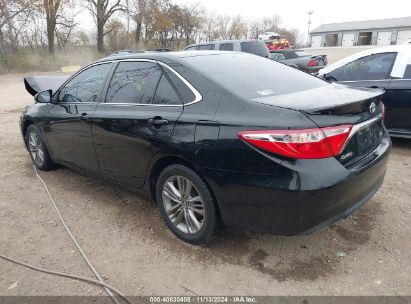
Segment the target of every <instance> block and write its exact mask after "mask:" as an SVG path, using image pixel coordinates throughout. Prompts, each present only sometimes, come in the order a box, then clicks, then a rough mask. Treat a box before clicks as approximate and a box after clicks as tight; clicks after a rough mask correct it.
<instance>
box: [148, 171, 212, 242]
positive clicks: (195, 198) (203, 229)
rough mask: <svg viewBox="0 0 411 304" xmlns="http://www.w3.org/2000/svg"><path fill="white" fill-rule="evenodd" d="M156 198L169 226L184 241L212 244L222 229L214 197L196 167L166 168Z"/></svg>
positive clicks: (159, 179)
mask: <svg viewBox="0 0 411 304" xmlns="http://www.w3.org/2000/svg"><path fill="white" fill-rule="evenodd" d="M156 198H157V203H158V206H159V208H160V212H161V215H162V216H163V218H164V220H165V222H166V224H167V226H168V227H169V228H170V230H171V231H172V232H173V233H174V234H175V235H176V236H177V237H179V238H180V239H182V240H183V241H185V242H187V243H190V244H194V245H200V244H205V243H208V242H209V241H210V240H212V239H213V237H214V236H215V235H216V233H217V230H218V228H219V223H220V219H219V215H218V210H217V207H216V204H215V202H214V199H213V196H212V195H211V192H210V190H209V189H208V187H207V185H206V184H205V183H204V181H203V180H202V179H201V178H200V176H198V174H197V173H195V172H194V171H193V170H191V169H189V168H187V167H185V166H182V165H171V166H169V167H166V168H165V169H164V170H163V171H162V172H161V173H160V176H159V178H158V180H157V187H156Z"/></svg>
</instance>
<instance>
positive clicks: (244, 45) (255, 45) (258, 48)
mask: <svg viewBox="0 0 411 304" xmlns="http://www.w3.org/2000/svg"><path fill="white" fill-rule="evenodd" d="M241 52H245V53H251V54H254V55H258V56H262V57H268V48H267V46H266V45H265V43H264V42H261V41H247V42H241Z"/></svg>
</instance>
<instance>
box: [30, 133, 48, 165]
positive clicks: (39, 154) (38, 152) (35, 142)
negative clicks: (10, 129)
mask: <svg viewBox="0 0 411 304" xmlns="http://www.w3.org/2000/svg"><path fill="white" fill-rule="evenodd" d="M28 138H29V140H28V146H29V150H30V154H31V157H32V158H33V161H34V162H35V163H36V165H38V166H42V165H43V162H44V151H43V149H42V147H41V141H40V137H39V136H38V135H37V133H36V132H35V131H31V132H30V134H29V136H28Z"/></svg>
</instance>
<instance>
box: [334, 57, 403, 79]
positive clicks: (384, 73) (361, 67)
mask: <svg viewBox="0 0 411 304" xmlns="http://www.w3.org/2000/svg"><path fill="white" fill-rule="evenodd" d="M396 55H397V53H382V54H373V55H369V56H366V57H362V58H359V59H357V60H355V61H353V62H350V63H348V64H346V65H344V66H342V67H340V68H338V69H336V70H335V71H332V72H330V73H328V74H327V75H326V77H332V78H334V79H335V80H336V81H355V80H380V79H387V78H389V73H390V71H391V68H392V65H393V63H394V60H395V57H396Z"/></svg>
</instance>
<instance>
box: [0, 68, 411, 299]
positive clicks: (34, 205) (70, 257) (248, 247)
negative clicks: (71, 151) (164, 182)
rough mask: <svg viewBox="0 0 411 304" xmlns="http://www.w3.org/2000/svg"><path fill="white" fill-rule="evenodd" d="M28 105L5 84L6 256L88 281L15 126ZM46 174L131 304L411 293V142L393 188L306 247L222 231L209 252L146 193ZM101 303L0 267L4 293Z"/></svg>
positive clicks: (1, 192) (0, 141)
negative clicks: (189, 298) (134, 302)
mask: <svg viewBox="0 0 411 304" xmlns="http://www.w3.org/2000/svg"><path fill="white" fill-rule="evenodd" d="M32 102H33V101H32V97H31V96H30V95H28V94H27V93H26V92H25V90H24V86H23V82H22V75H9V76H3V77H0V125H1V129H2V132H1V133H0V147H1V153H0V253H2V254H5V255H8V256H12V257H15V258H18V259H20V260H23V261H26V262H28V263H32V264H35V265H38V266H41V267H45V268H49V269H54V270H60V271H65V272H70V273H75V274H79V275H83V276H88V277H90V278H92V277H93V276H92V273H91V272H90V270H89V269H88V268H87V266H86V264H85V263H84V261H83V260H82V258H81V256H80V254H79V253H78V252H77V251H76V250H75V247H74V245H73V244H72V243H71V241H70V239H69V238H68V236H67V234H66V232H65V230H64V229H63V227H62V225H61V223H60V222H59V221H58V218H57V216H56V214H55V212H54V210H53V209H52V207H51V205H50V203H49V201H48V199H47V195H46V193H45V191H44V189H43V188H42V185H41V183H40V182H39V180H38V179H37V178H36V176H35V174H34V171H33V165H32V163H31V160H30V158H29V155H28V153H27V152H26V151H25V149H24V146H23V142H22V139H21V136H20V132H19V127H18V117H19V114H20V111H21V110H22V108H23V107H24V106H26V105H29V104H31V103H32ZM41 176H42V177H43V178H44V180H45V181H46V183H47V184H48V185H49V188H50V190H51V192H52V195H53V196H54V199H55V201H56V203H57V204H58V206H59V207H60V208H61V212H62V214H63V216H64V217H65V219H66V222H67V223H68V225H69V226H70V228H71V229H72V232H73V233H74V235H75V236H76V238H77V239H78V241H79V242H80V244H81V245H82V247H83V249H84V250H85V252H86V253H87V254H88V255H89V257H90V259H91V260H92V262H93V263H94V265H95V267H96V268H97V269H98V271H99V272H100V273H101V274H102V275H103V276H104V278H105V279H106V281H107V283H109V284H112V285H113V286H115V287H117V288H119V289H120V290H122V291H123V292H124V293H126V294H128V295H194V294H201V295H411V254H410V252H411V237H410V226H411V204H410V203H411V141H406V140H395V141H394V142H393V151H392V155H391V158H390V161H389V166H388V172H387V175H386V180H385V183H384V184H383V186H382V188H381V189H380V191H379V192H378V193H377V194H376V195H375V196H374V197H373V198H372V199H371V200H370V201H369V202H368V203H367V204H366V205H365V206H364V207H363V208H362V209H360V210H358V211H357V212H355V213H354V214H352V215H351V216H350V217H349V218H347V219H345V220H343V221H339V222H337V223H335V224H334V225H332V226H331V227H329V228H325V229H322V230H320V231H318V232H316V233H314V234H312V235H309V236H299V237H279V236H273V235H266V234H255V233H250V232H244V231H237V230H232V229H226V230H225V231H224V232H223V233H222V234H221V236H220V237H219V239H217V240H216V241H214V242H213V243H212V244H210V245H208V246H204V247H194V246H190V245H187V244H184V243H182V242H181V241H179V240H178V239H176V238H175V237H174V236H173V235H172V234H171V233H170V232H169V231H168V230H167V229H166V227H165V225H164V224H163V222H162V220H161V218H160V215H159V212H158V210H157V208H156V207H155V206H154V205H153V204H152V203H151V202H150V201H147V200H145V199H143V198H141V197H140V196H139V195H138V194H135V193H131V192H128V191H126V190H124V189H120V188H118V187H116V186H113V185H111V184H107V183H105V182H102V181H100V180H97V179H95V178H91V177H88V176H85V175H82V174H79V173H77V172H75V171H72V170H70V169H66V168H60V169H58V170H56V171H52V172H41ZM338 255H342V256H338ZM102 293H103V291H102V289H101V288H98V287H95V286H91V285H87V284H85V283H82V282H79V281H73V280H70V279H65V278H60V277H55V276H51V275H47V274H42V273H38V272H34V271H32V270H29V269H26V268H23V267H20V266H17V265H14V264H11V263H9V262H6V261H4V260H2V259H0V295H99V294H102Z"/></svg>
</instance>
